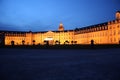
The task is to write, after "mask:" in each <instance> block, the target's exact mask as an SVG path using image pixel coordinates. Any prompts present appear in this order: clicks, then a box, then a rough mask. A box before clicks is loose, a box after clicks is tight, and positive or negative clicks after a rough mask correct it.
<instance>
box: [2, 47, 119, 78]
mask: <svg viewBox="0 0 120 80" xmlns="http://www.w3.org/2000/svg"><path fill="white" fill-rule="evenodd" d="M119 76H120V49H119V48H118V49H117V48H116V49H96V50H90V49H89V50H88V49H84V50H82V49H81V50H78V49H77V50H74V49H73V50H69V49H66V50H64V49H60V50H59V49H58V50H56V49H51V50H50V49H49V50H47V49H7V48H1V49H0V80H120V77H119Z"/></svg>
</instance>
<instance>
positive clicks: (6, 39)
mask: <svg viewBox="0 0 120 80" xmlns="http://www.w3.org/2000/svg"><path fill="white" fill-rule="evenodd" d="M115 16H116V19H115V20H112V21H108V22H105V23H101V24H97V25H91V26H87V27H83V28H76V29H74V30H64V26H63V24H62V23H60V25H59V28H58V31H42V32H32V31H29V32H22V31H0V44H1V45H12V44H14V45H44V44H49V45H56V44H60V45H62V44H90V43H91V41H92V40H93V41H94V44H120V11H117V12H116V14H115Z"/></svg>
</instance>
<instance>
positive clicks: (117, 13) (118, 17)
mask: <svg viewBox="0 0 120 80" xmlns="http://www.w3.org/2000/svg"><path fill="white" fill-rule="evenodd" d="M116 19H117V20H119V19H120V11H117V12H116Z"/></svg>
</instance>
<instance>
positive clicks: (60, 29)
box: [58, 23, 64, 31]
mask: <svg viewBox="0 0 120 80" xmlns="http://www.w3.org/2000/svg"><path fill="white" fill-rule="evenodd" d="M58 31H64V27H63V24H62V23H60V25H59V28H58Z"/></svg>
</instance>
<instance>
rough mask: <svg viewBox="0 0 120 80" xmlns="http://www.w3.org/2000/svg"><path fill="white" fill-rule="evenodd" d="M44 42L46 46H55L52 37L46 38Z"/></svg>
mask: <svg viewBox="0 0 120 80" xmlns="http://www.w3.org/2000/svg"><path fill="white" fill-rule="evenodd" d="M44 42H45V44H47V45H53V44H54V40H53V38H52V37H47V38H45V39H44Z"/></svg>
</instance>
